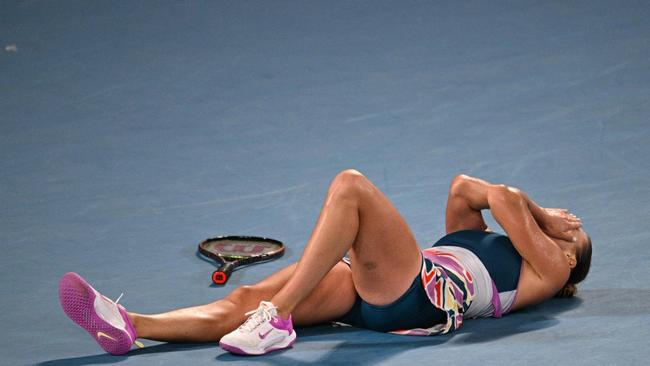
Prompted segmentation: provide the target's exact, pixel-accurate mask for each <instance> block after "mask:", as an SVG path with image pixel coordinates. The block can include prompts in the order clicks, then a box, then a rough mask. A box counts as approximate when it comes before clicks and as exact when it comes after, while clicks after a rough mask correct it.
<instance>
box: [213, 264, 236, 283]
mask: <svg viewBox="0 0 650 366" xmlns="http://www.w3.org/2000/svg"><path fill="white" fill-rule="evenodd" d="M235 267H236V265H235V263H234V262H226V263H224V264H223V265H222V266H221V267H219V269H218V270H216V271H214V272H213V273H212V282H214V283H215V284H217V285H223V284H225V283H226V282H227V281H228V279H229V278H230V274H231V273H232V271H233V270H234V269H235Z"/></svg>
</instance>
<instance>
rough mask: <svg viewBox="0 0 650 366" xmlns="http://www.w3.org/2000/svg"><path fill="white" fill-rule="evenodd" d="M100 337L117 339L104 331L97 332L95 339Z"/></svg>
mask: <svg viewBox="0 0 650 366" xmlns="http://www.w3.org/2000/svg"><path fill="white" fill-rule="evenodd" d="M102 337H104V338H108V339H110V340H111V341H117V339H115V338H113V337H111V336H109V335H108V334H106V333H104V332H97V340H100V339H102Z"/></svg>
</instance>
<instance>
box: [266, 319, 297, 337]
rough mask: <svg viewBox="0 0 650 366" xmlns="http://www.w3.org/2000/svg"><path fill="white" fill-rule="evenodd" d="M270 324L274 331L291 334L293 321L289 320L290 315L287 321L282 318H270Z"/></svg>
mask: <svg viewBox="0 0 650 366" xmlns="http://www.w3.org/2000/svg"><path fill="white" fill-rule="evenodd" d="M270 323H271V325H272V326H273V327H274V328H275V329H280V330H286V331H287V332H289V334H291V332H293V320H292V318H291V314H289V318H288V319H282V317H280V316H279V315H276V316H274V317H273V318H271V321H270Z"/></svg>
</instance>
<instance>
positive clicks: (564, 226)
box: [540, 208, 582, 242]
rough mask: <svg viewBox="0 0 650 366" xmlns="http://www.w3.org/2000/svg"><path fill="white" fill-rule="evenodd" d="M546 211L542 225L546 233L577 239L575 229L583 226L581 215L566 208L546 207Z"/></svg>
mask: <svg viewBox="0 0 650 366" xmlns="http://www.w3.org/2000/svg"><path fill="white" fill-rule="evenodd" d="M544 211H545V212H546V216H545V217H544V220H543V222H542V223H540V224H541V225H540V227H541V228H542V230H543V231H544V233H546V235H548V236H550V237H552V238H556V239H561V240H566V241H573V242H575V241H576V240H577V237H576V232H575V231H576V230H578V229H580V227H582V221H581V220H580V218H579V217H577V216H576V215H574V214H572V213H570V212H569V210H567V209H565V208H545V209H544Z"/></svg>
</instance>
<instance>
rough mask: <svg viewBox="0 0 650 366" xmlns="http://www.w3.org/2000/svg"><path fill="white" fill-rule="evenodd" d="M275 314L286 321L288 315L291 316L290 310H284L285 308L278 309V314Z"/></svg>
mask: <svg viewBox="0 0 650 366" xmlns="http://www.w3.org/2000/svg"><path fill="white" fill-rule="evenodd" d="M277 316H279V317H280V319H282V320H285V321H286V320H289V317H290V316H291V312H290V311H285V310H281V309H278V315H277Z"/></svg>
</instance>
